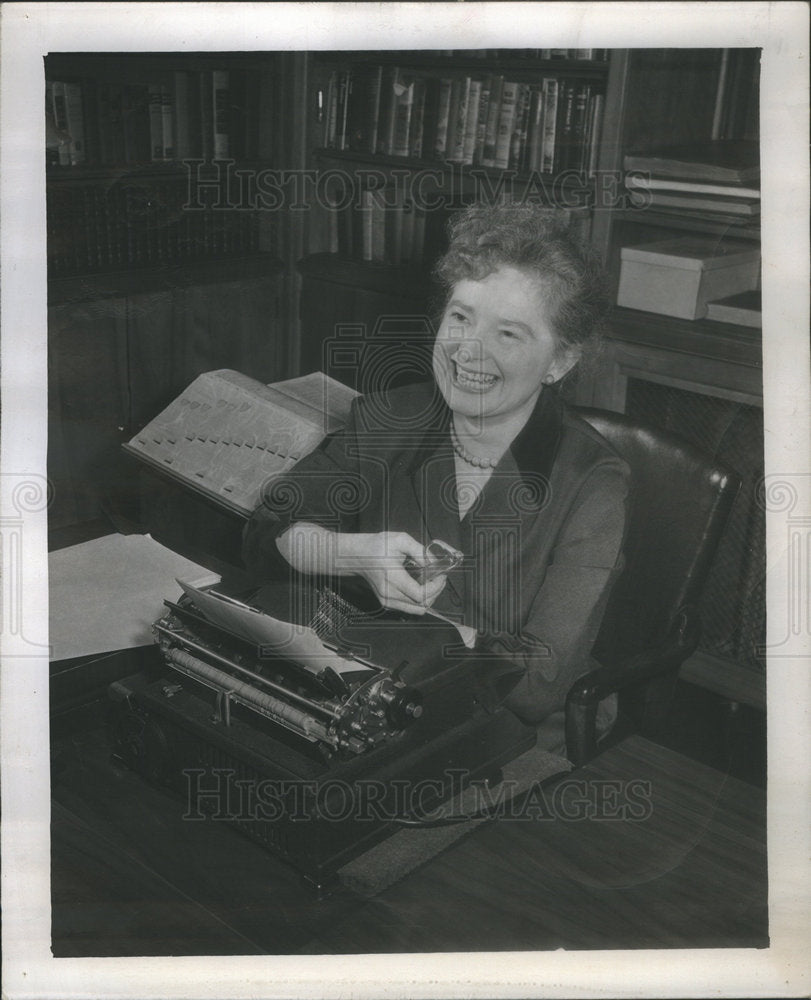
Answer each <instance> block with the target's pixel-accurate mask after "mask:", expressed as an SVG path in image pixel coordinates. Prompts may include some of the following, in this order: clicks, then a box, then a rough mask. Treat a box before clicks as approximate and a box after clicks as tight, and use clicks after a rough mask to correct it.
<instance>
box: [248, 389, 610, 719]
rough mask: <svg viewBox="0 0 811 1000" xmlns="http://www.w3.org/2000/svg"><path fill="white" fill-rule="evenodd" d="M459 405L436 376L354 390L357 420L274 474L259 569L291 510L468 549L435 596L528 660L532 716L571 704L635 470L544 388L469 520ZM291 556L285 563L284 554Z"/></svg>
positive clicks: (515, 693)
mask: <svg viewBox="0 0 811 1000" xmlns="http://www.w3.org/2000/svg"><path fill="white" fill-rule="evenodd" d="M449 421H450V412H449V410H448V408H447V406H446V405H445V403H444V400H443V399H442V397H441V396H440V394H439V393H438V391H437V390H436V388H435V387H434V386H432V385H430V384H425V385H418V386H409V387H407V388H403V389H397V390H393V391H392V392H390V393H387V394H375V395H370V396H368V397H365V398H360V399H358V400H356V401H355V404H354V406H353V411H352V418H351V421H350V424H349V426H348V427H347V428H346V429H345V430H344V431H341V432H339V433H338V434H334V435H331V436H330V437H328V438H327V439H326V440H325V441H324V442H323V444H322V445H321V446H320V447H319V448H318V449H317V450H316V451H315V452H313V453H312V454H310V455H308V456H307V457H306V458H304V459H302V461H301V462H299V463H298V465H297V466H296V467H295V469H294V470H293V471H292V473H291V474H289V475H288V476H285V477H284V479H282V480H277V481H276V482H275V483H274V484H272V488H271V489H270V490H269V491H268V493H267V495H266V498H265V502H264V503H263V504H262V505H260V507H259V508H258V509H257V511H256V512H255V513H254V514H253V516H252V518H251V520H250V522H249V523H248V525H247V527H246V530H245V536H244V547H243V555H244V559H245V563H246V565H247V567H248V569H249V570H250V571H251V572H252V573H253V575H254V576H255V577H257V579H260V580H261V579H262V578H263V577H264V576H267V575H269V574H270V573H272V572H273V571H274V569H275V570H276V572H278V567H279V564H280V562H281V563H283V562H284V561H283V560H282V557H281V555H280V554H279V552H278V549H277V547H276V543H275V540H276V537H277V536H278V535H279V534H280V533H281V531H283V530H284V529H285V528H286V526H287V525H288V524H289V523H290V522H291V521H293V520H299V521H304V520H306V521H314V522H316V523H319V524H322V525H324V526H326V527H329V528H333V529H335V530H340V531H364V532H376V531H405V532H408V533H409V534H410V535H412V536H413V537H414V538H416V539H418V540H419V541H421V542H422V543H423V544H427V543H428V542H429V541H431V540H432V539H441V540H442V541H445V542H448V543H449V544H450V545H453V546H454V547H456V548H459V549H461V550H462V551H463V552H464V553H465V557H466V558H465V561H464V563H463V565H462V566H461V567H460V568H459V569H457V570H454V571H453V572H452V573H451V574H450V575H449V577H448V583H447V586H446V587H445V589H444V590H443V592H442V593H441V594H440V596H439V598H438V599H437V601H436V602H435V604H434V608H435V609H436V610H437V611H441V612H443V613H445V614H447V615H449V616H451V617H455V618H457V619H460V620H462V621H464V622H465V624H468V625H472V626H474V627H475V628H476V629H477V630H478V632H479V638H478V641H477V650H481V651H483V652H486V651H495V652H496V653H497V654H498V655H499V656H503V657H507V658H509V659H510V660H511V661H513V662H515V663H516V664H517V665H519V666H522V667H524V668H525V671H526V672H525V674H524V676H523V677H522V678H521V680H520V681H519V682H518V684H517V686H515V688H514V689H513V690H512V692H511V693H510V695H509V697H508V699H507V704H508V705H509V706H510V707H511V708H512V709H513V710H514V711H515V712H516V714H518V715H519V716H520V717H521V718H523V719H524V720H525V721H527V722H540V721H541V720H543V719H546V718H548V717H549V716H551V715H552V714H553V713H558V714H559V713H560V712H561V710H562V708H563V704H564V701H565V697H566V692H567V691H568V689H569V687H570V686H571V684H572V682H573V681H574V680H576V679H577V677H579V676H580V675H582V674H583V673H585V672H586V671H587V670H589V669H591V667H592V666H594V664H593V662H591V661H590V659H589V652H590V650H591V646H592V645H593V642H594V638H595V636H596V634H597V630H598V628H599V624H600V620H601V617H602V612H603V608H604V604H605V601H606V598H607V596H608V591H609V588H610V584H611V581H612V578H613V576H614V574H615V573H616V572H617V570H618V567H619V564H620V559H621V548H622V539H623V531H624V525H625V498H626V493H627V486H628V468H627V466H626V465H625V463H624V462H623V461H622V460H621V459H620V458H618V457H617V455H616V454H615V453H614V452H613V451H612V449H611V447H610V445H609V444H608V443H607V442H606V441H605V440H604V439H603V438H602V437H600V435H599V434H597V433H596V432H595V431H594V430H593V429H592V428H591V426H590V425H589V424H588V423H586V422H585V421H584V420H583V419H581V418H580V417H578V416H577V415H576V413H574V412H573V411H571V410H570V409H569V408H568V407H567V406H566V405H565V404H564V403H563V402H562V401H561V400H560V398H559V395H558V393H557V391H556V390H555V389H544V390H543V391H542V393H541V396H540V398H539V400H538V404H537V406H536V407H535V410H534V412H533V414H532V416H531V417H530V419H529V421H528V422H527V423H526V425H525V426H524V428H523V430H522V431H521V433H520V434H519V435H518V437H517V438H516V439H515V440H514V441H513V443H512V445H511V447H510V449H509V450H508V452H507V453H506V454H505V455H504V457H503V458H502V460H501V462H500V463H499V465H498V467H497V468H496V469H495V470H494V471H493V474H492V477H491V478H490V480H489V481H488V482H487V484H486V486H485V488H484V489H483V491H482V492H481V494H480V495H479V497H478V499H477V500H476V502H475V503H474V504H473V506H472V507H471V509H470V510H469V511H468V512H467V514H466V516H465V517H464V519H462V520H461V521H460V519H459V514H458V508H457V507H456V500H455V495H454V486H455V472H454V459H453V451H452V448H451V443H450V436H449ZM284 565H285V566H286V564H284Z"/></svg>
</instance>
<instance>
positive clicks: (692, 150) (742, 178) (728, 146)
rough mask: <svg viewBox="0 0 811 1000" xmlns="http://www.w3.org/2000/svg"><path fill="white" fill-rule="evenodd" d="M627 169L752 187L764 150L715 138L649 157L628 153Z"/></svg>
mask: <svg viewBox="0 0 811 1000" xmlns="http://www.w3.org/2000/svg"><path fill="white" fill-rule="evenodd" d="M624 166H625V169H626V170H627V171H641V172H647V173H650V174H653V175H654V176H658V177H672V178H675V179H677V180H685V181H686V180H691V181H706V182H708V183H722V184H748V183H750V182H751V181H756V180H758V179H759V177H760V149H759V145H758V143H757V142H754V141H747V140H733V139H715V140H710V141H708V142H700V143H692V144H689V145H684V146H668V147H664V148H662V149H658V150H656V151H655V152H652V153H646V154H641V153H628V154H626V156H625V160H624Z"/></svg>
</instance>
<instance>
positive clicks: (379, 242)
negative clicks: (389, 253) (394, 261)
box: [370, 191, 387, 264]
mask: <svg viewBox="0 0 811 1000" xmlns="http://www.w3.org/2000/svg"><path fill="white" fill-rule="evenodd" d="M370 194H371V195H372V198H371V216H372V261H373V262H374V263H376V264H385V262H386V250H387V247H386V214H387V213H386V206H385V204H384V199H383V193H382V192H381V191H374V192H370Z"/></svg>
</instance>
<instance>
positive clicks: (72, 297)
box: [48, 253, 284, 306]
mask: <svg viewBox="0 0 811 1000" xmlns="http://www.w3.org/2000/svg"><path fill="white" fill-rule="evenodd" d="M283 271H284V262H283V261H282V260H280V259H279V258H278V257H277V256H275V255H274V254H270V253H257V254H252V255H251V256H245V257H223V258H221V259H217V260H201V261H194V262H189V263H184V264H172V263H166V264H160V265H156V266H155V267H143V268H138V269H137V270H133V269H126V270H114V269H110V270H109V271H105V272H99V273H95V274H88V275H79V276H72V277H69V278H67V277H66V278H59V277H56V278H51V279H50V280H49V281H48V304H49V305H51V306H53V305H63V304H66V303H70V302H92V301H96V300H100V299H109V298H120V297H124V296H127V295H138V294H142V293H146V292H156V291H168V290H173V289H177V288H191V287H193V286H195V285H201V284H205V285H213V284H220V283H224V282H228V281H241V280H251V279H258V280H264V279H267V278H272V277H274V276H278V275H281V274H282V273H283Z"/></svg>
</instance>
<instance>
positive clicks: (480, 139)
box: [473, 76, 492, 164]
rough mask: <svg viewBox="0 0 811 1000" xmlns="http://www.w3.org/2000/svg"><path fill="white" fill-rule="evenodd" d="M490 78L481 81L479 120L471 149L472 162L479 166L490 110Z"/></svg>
mask: <svg viewBox="0 0 811 1000" xmlns="http://www.w3.org/2000/svg"><path fill="white" fill-rule="evenodd" d="M491 86H492V78H491V77H489V76H488V77H486V78H485V79H484V80H483V81H482V89H481V94H480V95H479V119H478V121H477V123H476V142H475V144H474V147H473V162H474V163H476V164H479V163H481V162H482V156H483V155H484V140H485V138H486V135H487V118H488V116H489V108H490V88H491Z"/></svg>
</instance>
